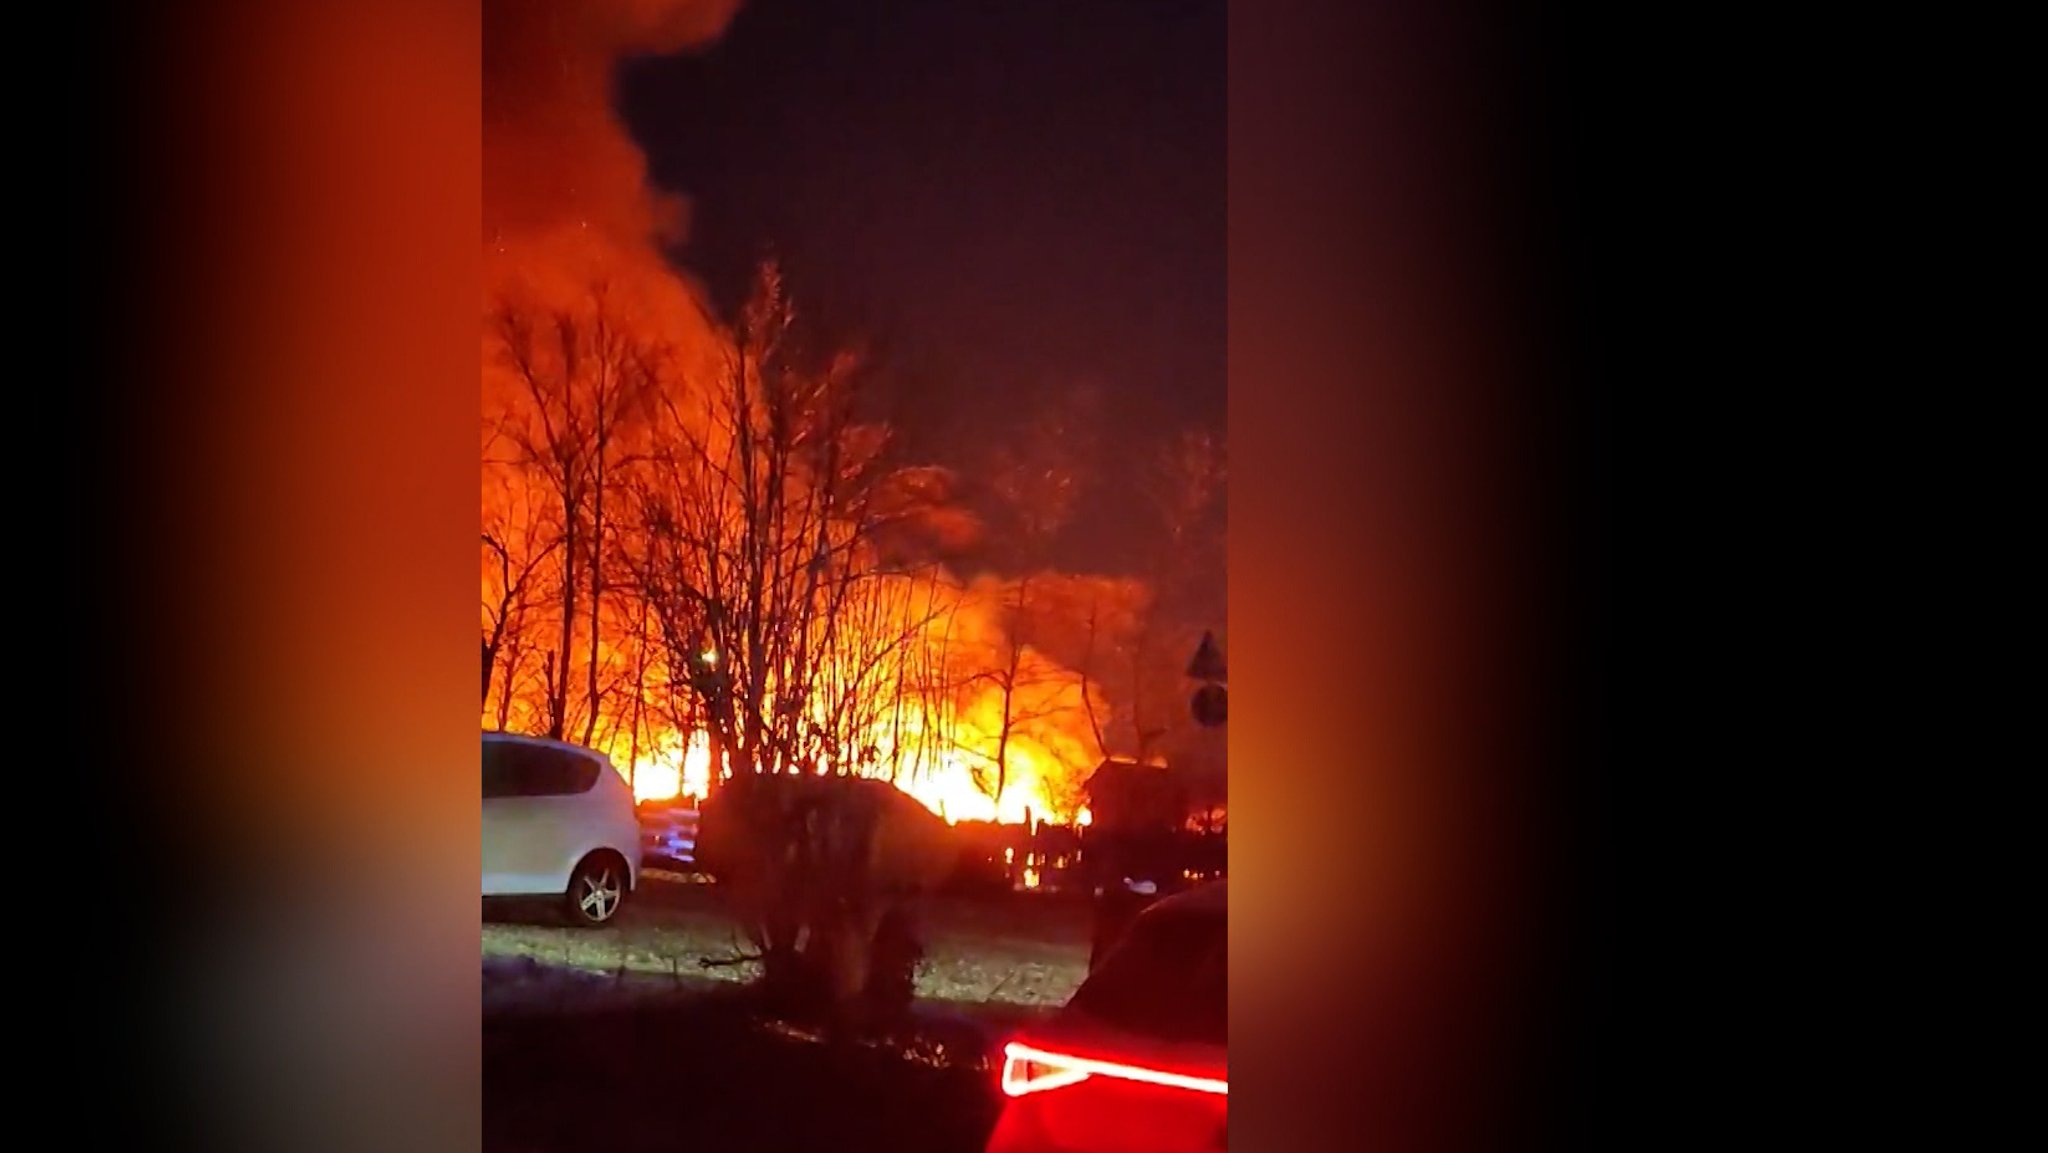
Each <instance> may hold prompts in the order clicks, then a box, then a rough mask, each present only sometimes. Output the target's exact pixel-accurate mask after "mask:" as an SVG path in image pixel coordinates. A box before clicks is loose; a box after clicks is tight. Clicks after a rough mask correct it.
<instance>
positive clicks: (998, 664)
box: [484, 578, 1108, 824]
mask: <svg viewBox="0 0 2048 1153" xmlns="http://www.w3.org/2000/svg"><path fill="white" fill-rule="evenodd" d="M487 583H488V581H487ZM920 588H921V590H922V591H920V592H919V593H918V594H917V598H916V599H918V600H919V601H920V603H924V604H931V603H934V602H935V594H943V601H942V602H939V603H940V608H939V609H938V610H937V611H935V612H931V613H930V614H929V616H930V619H929V620H922V621H921V628H920V629H919V630H918V634H917V636H916V639H915V640H914V641H912V642H909V643H900V644H896V645H894V646H891V647H888V656H887V661H888V662H889V667H887V668H885V669H884V671H883V672H881V673H879V674H875V673H869V674H868V675H866V676H864V677H863V678H862V685H863V686H866V687H868V688H869V689H870V690H871V691H873V690H880V691H878V692H874V695H875V696H876V698H877V699H874V700H870V701H867V702H864V703H863V704H862V705H861V706H860V707H859V709H858V712H857V715H858V716H860V717H861V718H863V721H862V723H861V724H859V725H858V726H857V727H856V729H855V735H854V737H853V738H852V739H849V740H847V741H846V742H844V743H845V746H846V747H845V748H844V749H843V750H842V756H841V758H839V759H840V761H841V763H843V764H847V765H852V766H854V769H853V771H856V772H859V773H861V774H863V775H867V776H875V777H884V778H889V779H891V780H892V782H893V783H894V784H895V785H896V786H897V787H898V788H900V789H902V790H903V791H904V792H905V793H908V794H909V795H911V796H912V797H915V798H916V799H917V800H918V801H919V802H921V803H922V804H924V805H925V806H926V807H927V808H929V809H930V810H931V811H932V812H934V813H936V814H938V815H939V816H941V817H944V818H946V819H947V820H948V821H953V822H959V821H997V822H1002V823H1007V824H1018V823H1024V822H1028V821H1031V820H1049V821H1053V822H1058V823H1068V822H1074V823H1082V824H1085V823H1086V822H1087V819H1088V813H1087V812H1086V810H1085V809H1084V808H1082V807H1081V804H1080V799H1081V798H1080V784H1081V782H1082V780H1083V779H1085V777H1086V775H1087V774H1088V773H1089V772H1090V771H1091V770H1092V769H1093V768H1094V767H1095V765H1097V764H1098V763H1100V761H1101V759H1102V752H1101V749H1100V747H1099V746H1098V744H1097V741H1096V739H1095V736H1094V728H1093V722H1092V721H1091V717H1100V716H1106V715H1107V711H1108V706H1107V705H1106V703H1105V702H1103V701H1102V699H1101V695H1100V690H1099V689H1097V688H1096V687H1095V686H1093V685H1092V684H1089V683H1088V682H1087V681H1086V680H1085V679H1084V678H1083V677H1082V676H1081V675H1080V674H1078V673H1076V672H1073V671H1071V670H1069V669H1066V668H1064V667H1062V666H1060V665H1059V664H1057V663H1056V662H1054V661H1052V660H1050V659H1049V658H1046V657H1044V656H1043V655H1041V654H1040V653H1038V652H1037V651H1035V650H1034V649H1032V648H1030V647H1029V646H1024V645H1014V644H1013V642H1012V641H1010V640H1009V639H1007V638H1006V637H1005V636H1004V635H1003V633H1002V631H1001V629H1000V627H999V619H998V618H999V617H1000V616H1001V614H1002V610H1003V608H1004V607H1005V605H1006V604H1008V603H1009V600H1008V598H1009V597H1010V596H1011V595H1012V594H1011V592H1010V590H1009V589H1008V588H1007V587H1006V586H1003V585H999V584H995V583H984V584H982V585H978V586H975V587H973V588H963V587H960V586H958V585H955V584H952V583H951V582H948V581H945V580H943V579H941V578H926V579H925V583H924V584H923V585H921V586H920ZM898 591H899V593H900V591H901V590H898ZM487 599H488V593H487ZM895 599H896V601H897V602H898V603H902V602H903V601H905V600H907V599H909V598H907V597H904V596H901V595H898V596H897V597H896V598H895ZM623 615H626V616H628V617H630V613H626V614H623ZM487 623H488V622H487ZM623 623H625V622H622V624H623ZM533 639H543V638H540V637H535V638H533ZM528 643H529V644H531V643H532V640H529V642H528ZM537 647H541V648H543V649H544V648H545V644H542V645H540V646H537ZM648 648H649V650H654V649H658V648H659V646H658V645H650V646H648ZM861 648H862V646H861V645H859V644H858V643H856V644H853V645H851V646H848V651H856V652H857V651H859V650H860V649H861ZM649 656H654V657H655V658H656V659H658V653H655V652H652V651H649V652H639V651H636V646H634V645H633V644H632V643H631V642H630V640H627V641H625V642H623V643H618V644H612V645H606V646H604V647H603V648H602V649H601V658H600V660H601V663H602V664H604V665H606V666H608V668H607V671H606V675H605V678H604V679H606V680H614V679H620V678H621V674H625V675H632V674H634V673H638V674H640V675H639V676H638V677H637V678H636V679H637V680H638V681H639V683H640V689H641V700H640V702H639V706H638V708H637V709H636V708H635V706H634V702H633V688H632V686H631V685H627V686H624V687H623V688H622V689H621V690H619V691H618V692H616V693H615V694H614V695H613V696H612V697H610V698H608V699H606V700H605V701H603V702H602V705H601V708H600V710H599V716H598V719H597V722H596V723H595V724H594V725H592V726H591V731H592V742H591V743H592V744H594V745H596V746H598V747H600V748H602V749H604V750H605V751H606V752H608V753H610V754H611V756H612V759H613V761H614V763H616V764H617V765H619V767H620V771H621V772H622V773H624V774H625V775H626V776H627V779H628V780H629V781H631V783H632V786H633V791H634V794H635V796H636V797H637V798H639V799H641V800H643V801H653V800H668V799H671V798H676V797H690V798H702V797H703V796H705V795H706V794H707V792H708V790H709V788H710V784H711V773H712V765H713V751H712V745H713V741H712V739H711V736H710V734H709V733H707V732H706V731H704V730H703V729H701V728H698V729H694V730H690V731H688V733H687V735H685V731H684V730H683V729H680V728H677V727H671V726H665V725H663V724H661V723H660V722H658V721H657V720H656V719H655V718H657V717H659V716H660V715H661V712H660V705H661V700H662V698H663V696H664V694H666V693H668V692H669V691H670V686H669V685H668V684H667V683H666V682H665V680H663V678H662V677H661V676H660V674H659V671H658V670H657V671H655V672H653V673H652V675H649V670H647V669H646V668H644V667H641V664H642V662H643V661H645V660H647V659H648V657H649ZM868 659H869V660H870V661H872V660H873V658H872V656H870V657H869V658H868ZM698 660H699V661H700V662H701V663H703V664H704V665H707V666H713V665H716V664H717V663H718V657H717V654H716V653H715V652H710V651H706V652H703V653H701V654H700V655H699V657H698ZM913 670H916V672H915V675H913ZM522 686H523V687H524V688H525V689H526V690H527V691H525V692H521V691H519V688H520V687H522ZM532 688H533V680H532V676H531V670H530V669H529V675H528V677H527V678H526V679H525V680H524V681H515V682H510V683H509V685H507V686H503V687H501V690H500V693H499V695H497V696H496V697H495V698H494V699H492V700H490V701H488V702H487V708H486V711H485V717H484V724H485V726H486V727H491V728H496V727H507V728H513V729H521V728H524V729H529V730H538V729H540V728H543V727H544V725H543V723H542V715H543V714H542V712H541V710H540V707H539V705H538V704H537V703H536V702H535V701H534V700H532V699H531V697H532ZM851 691H859V688H854V689H852V690H851ZM823 709H824V706H823V704H822V703H820V702H814V703H813V705H812V707H811V709H810V710H809V711H811V712H813V713H818V714H821V715H822V712H823ZM843 712H844V709H843V707H842V715H843ZM636 715H637V721H638V735H637V739H636V736H635V718H636ZM1006 717H1007V720H1006ZM1006 730H1007V731H1006ZM569 735H570V736H571V737H579V736H580V735H581V734H580V732H578V731H576V726H574V725H572V726H570V728H569ZM999 758H1000V761H1001V762H1002V768H1001V771H1000V773H999V771H998V760H999ZM727 760H728V763H727V764H726V765H722V766H721V771H722V772H724V773H727V774H729V773H730V771H731V769H730V764H729V758H727ZM822 760H823V759H822V758H821V763H819V764H818V765H817V766H816V768H817V769H818V770H819V771H826V770H828V769H829V768H830V765H829V764H826V763H822ZM999 776H1000V778H1001V784H1000V789H999V788H998V777H999Z"/></svg>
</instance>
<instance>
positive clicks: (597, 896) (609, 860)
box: [567, 853, 626, 929]
mask: <svg viewBox="0 0 2048 1153" xmlns="http://www.w3.org/2000/svg"><path fill="white" fill-rule="evenodd" d="M625 904H626V866H625V863H624V862H623V861H621V860H619V859H618V857H616V856H614V855H613V854H611V853H592V854H591V855H590V856H588V857H585V858H583V862H582V863H581V864H579V865H577V866H576V871H575V872H574V873H573V874H571V875H570V877H569V893H568V901H567V905H568V909H567V911H568V914H569V920H570V921H571V922H572V923H574V924H577V925H580V926H582V927H584V928H587V929H595V928H597V927H599V926H601V925H608V924H610V923H611V922H612V921H613V919H615V918H616V917H617V916H618V915H619V910H620V909H621V908H623V907H624V906H625Z"/></svg>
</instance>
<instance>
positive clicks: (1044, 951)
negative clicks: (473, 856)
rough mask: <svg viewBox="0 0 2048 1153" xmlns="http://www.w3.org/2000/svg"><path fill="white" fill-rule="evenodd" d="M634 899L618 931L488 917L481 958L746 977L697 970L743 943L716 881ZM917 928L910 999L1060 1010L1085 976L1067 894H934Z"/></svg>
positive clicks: (652, 888) (632, 979)
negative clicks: (919, 966) (921, 957)
mask: <svg viewBox="0 0 2048 1153" xmlns="http://www.w3.org/2000/svg"><path fill="white" fill-rule="evenodd" d="M634 896H635V899H634V900H631V901H629V902H628V903H627V906H626V908H625V910H624V911H623V912H622V913H621V914H620V918H619V922H618V923H617V924H616V925H614V926H612V927H609V928H604V929H596V930H591V929H573V928H568V927H566V926H561V925H559V924H553V923H550V918H549V917H547V916H546V913H547V910H545V909H544V908H535V909H519V908H516V907H515V908H512V909H505V910H492V911H491V912H490V913H488V914H487V920H486V921H485V923H484V927H483V955H484V956H485V957H501V958H503V957H528V958H532V959H533V960H534V961H537V962H540V963H542V964H545V965H548V966H550V967H560V968H567V969H577V970H586V971H590V972H598V973H607V974H615V973H618V972H620V971H622V970H623V971H624V973H625V974H626V975H627V978H628V980H627V983H628V984H630V985H632V986H634V987H636V988H638V989H646V988H647V987H648V986H649V985H650V983H653V978H656V977H665V978H668V979H669V982H670V983H671V984H695V983H696V982H698V981H700V980H704V979H713V980H730V981H742V980H745V979H747V978H749V977H751V976H752V975H753V973H754V969H753V967H752V966H750V965H741V966H723V967H716V968H706V967H704V965H703V964H702V962H704V961H706V960H713V961H716V960H719V959H723V958H727V957H731V956H733V955H735V954H736V953H738V952H740V951H741V950H742V949H743V948H744V943H743V942H742V941H741V940H740V939H739V938H738V937H737V936H736V934H735V932H734V930H733V927H732V923H731V922H730V921H729V920H727V919H726V917H725V916H724V914H723V913H722V912H721V910H720V908H719V900H718V890H717V887H716V886H712V885H701V884H690V883H686V882H684V881H683V879H682V878H680V877H678V876H677V875H675V874H671V873H659V872H650V873H649V874H647V876H646V877H645V878H644V879H643V881H642V884H641V887H640V891H639V892H638V893H636V894H635V895H634ZM924 927H925V936H926V946H927V952H928V957H927V960H926V962H925V965H924V969H923V971H922V972H920V973H919V975H918V994H919V995H920V996H921V997H923V998H926V999H928V1000H931V1001H939V1002H950V1003H953V1004H957V1005H962V1006H977V1005H989V1006H1020V1007H1027V1008H1028V1007H1034V1006H1051V1005H1058V1004H1062V1003H1064V1002H1065V1001H1066V999H1067V998H1068V997H1069V996H1071V995H1072V994H1073V992H1074V987H1075V986H1076V985H1077V984H1078V983H1079V982H1080V980H1081V978H1082V976H1084V975H1085V974H1086V972H1087V969H1088V913H1087V909H1086V907H1085V906H1084V905H1081V904H1079V903H1077V902H1075V901H1073V900H1071V899H1066V898H1060V897H1052V896H1041V895H1037V894H1017V895H1014V896H1013V897H1010V898H1007V899H1004V898H996V899H980V900H974V899H947V898H936V899H934V900H932V901H931V902H930V903H929V904H928V906H927V907H926V909H925V913H924Z"/></svg>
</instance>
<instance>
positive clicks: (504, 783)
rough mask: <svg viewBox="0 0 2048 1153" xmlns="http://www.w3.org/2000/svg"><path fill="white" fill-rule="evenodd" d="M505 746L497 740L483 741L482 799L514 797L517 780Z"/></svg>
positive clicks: (517, 785)
mask: <svg viewBox="0 0 2048 1153" xmlns="http://www.w3.org/2000/svg"><path fill="white" fill-rule="evenodd" d="M506 749H507V746H506V745H505V744H503V743H501V742H498V741H485V742H484V754H483V759H484V799H485V800H491V799H493V798H497V797H516V796H518V795H519V782H518V779H517V778H516V777H515V775H514V772H513V770H514V769H515V768H516V766H515V765H514V764H513V763H512V759H511V758H510V757H507V756H505V755H504V754H505V751H506Z"/></svg>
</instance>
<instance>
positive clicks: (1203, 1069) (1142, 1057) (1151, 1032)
mask: <svg viewBox="0 0 2048 1153" xmlns="http://www.w3.org/2000/svg"><path fill="white" fill-rule="evenodd" d="M1224 884H1225V883H1224V882H1221V881H1219V882H1216V883H1214V884H1208V885H1203V886H1202V887H1200V888H1197V889H1192V890H1189V891H1187V892H1184V893H1181V894H1178V895H1176V896H1173V897H1169V898H1167V899H1165V900H1162V901H1160V902H1159V903H1158V904H1156V905H1153V906H1152V907H1150V908H1148V909H1146V910H1145V911H1144V912H1143V913H1141V914H1139V916H1138V918H1137V919H1136V920H1135V921H1134V922H1132V924H1131V927H1130V929H1129V931H1128V932H1127V933H1126V934H1125V935H1124V936H1123V938H1122V940H1121V941H1119V942H1118V943H1117V945H1116V946H1115V947H1114V948H1113V949H1111V950H1110V952H1109V953H1108V954H1107V955H1106V956H1105V957H1104V958H1103V961H1102V964H1101V965H1100V966H1099V967H1097V968H1096V969H1095V971H1094V972H1093V973H1091V974H1090V975H1089V977H1088V979H1087V980H1086V981H1084V982H1083V983H1082V985H1081V987H1080V989H1078V990H1077V991H1076V992H1075V993H1074V996H1073V998H1072V999H1071V1000H1070V1001H1068V1002H1067V1004H1066V1006H1065V1007H1064V1008H1063V1009H1062V1010H1061V1011H1060V1012H1059V1013H1058V1014H1057V1015H1056V1016H1055V1017H1054V1018H1053V1019H1052V1020H1051V1021H1049V1022H1047V1023H1046V1024H1044V1025H1042V1026H1038V1027H1036V1028H1033V1029H1031V1030H1029V1031H1027V1032H1026V1033H1024V1034H1022V1035H1020V1036H1017V1037H1015V1038H1013V1039H1012V1040H1011V1041H1010V1043H1009V1044H1008V1045H1006V1046H1005V1047H1004V1049H1003V1065H1002V1091H1003V1095H1004V1097H1005V1098H1006V1103H1005V1105H1004V1108H1003V1112H1002V1116H1001V1118H1000V1119H999V1120H998V1121H997V1124H996V1128H995V1132H994V1134H993V1135H992V1136H991V1137H990V1138H989V1143H988V1150H987V1153H1218V1151H1220V1150H1223V1149H1225V1148H1226V1129H1227V1121H1228V1116H1229V1105H1230V1077H1229V1063H1228V1052H1227V1050H1228V1046H1227V1034H1228V1031H1229V1013H1228V992H1227V990H1228V981H1227V979H1226V972H1227V961H1228V948H1227V944H1226V942H1227V940H1228V935H1227V933H1226V931H1225V926H1226V903H1225V899H1224Z"/></svg>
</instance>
